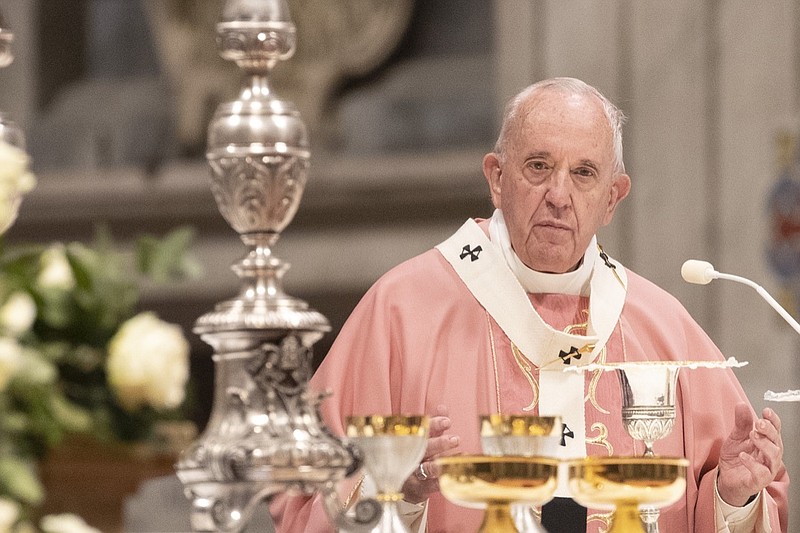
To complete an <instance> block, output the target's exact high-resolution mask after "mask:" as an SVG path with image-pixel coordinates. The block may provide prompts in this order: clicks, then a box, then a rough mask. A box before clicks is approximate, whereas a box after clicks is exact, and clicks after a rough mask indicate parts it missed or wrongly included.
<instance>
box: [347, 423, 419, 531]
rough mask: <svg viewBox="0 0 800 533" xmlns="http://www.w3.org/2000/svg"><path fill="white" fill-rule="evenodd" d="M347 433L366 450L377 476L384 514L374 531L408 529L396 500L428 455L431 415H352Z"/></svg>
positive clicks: (369, 468)
mask: <svg viewBox="0 0 800 533" xmlns="http://www.w3.org/2000/svg"><path fill="white" fill-rule="evenodd" d="M345 422H346V433H347V437H348V438H349V439H350V440H351V441H352V442H354V443H355V444H356V445H357V446H358V447H359V448H360V449H361V452H362V453H363V456H364V457H363V460H364V468H366V469H367V471H368V472H369V474H370V476H371V477H372V478H373V479H374V480H375V485H376V486H377V490H378V494H377V495H376V496H375V499H376V500H378V502H380V503H381V506H382V508H383V514H382V515H381V520H380V522H379V523H378V525H377V526H375V528H374V529H373V530H372V531H374V532H380V533H389V532H407V531H408V528H407V527H406V526H405V524H403V522H402V520H400V515H399V513H398V511H397V502H398V501H400V500H402V499H403V493H402V492H400V490H401V488H402V487H403V483H404V482H405V480H406V478H408V476H409V475H411V472H413V471H414V468H415V467H416V466H417V465H418V464H419V462H420V461H421V460H422V458H423V456H424V455H425V448H426V446H427V442H428V427H429V419H428V417H427V416H421V415H411V416H406V415H385V416H384V415H370V416H351V417H348V418H347V419H346V421H345Z"/></svg>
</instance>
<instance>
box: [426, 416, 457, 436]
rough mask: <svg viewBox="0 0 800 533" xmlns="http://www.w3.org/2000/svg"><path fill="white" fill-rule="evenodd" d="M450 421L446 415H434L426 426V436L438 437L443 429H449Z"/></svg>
mask: <svg viewBox="0 0 800 533" xmlns="http://www.w3.org/2000/svg"><path fill="white" fill-rule="evenodd" d="M451 425H452V421H451V420H450V418H448V417H447V416H434V417H432V418H431V420H430V425H429V427H428V437H440V436H441V435H442V434H443V433H444V432H445V431H447V430H448V429H450V426H451Z"/></svg>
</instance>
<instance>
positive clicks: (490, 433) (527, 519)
mask: <svg viewBox="0 0 800 533" xmlns="http://www.w3.org/2000/svg"><path fill="white" fill-rule="evenodd" d="M480 424H481V427H480V429H481V446H482V448H483V453H485V454H486V455H519V456H525V457H531V456H539V457H556V455H557V453H558V445H559V443H560V442H561V433H562V428H563V424H562V422H561V417H560V416H536V415H504V414H492V415H483V416H481V417H480ZM511 517H512V519H513V520H514V524H515V525H516V526H517V529H519V530H520V531H541V530H542V526H541V523H540V521H539V517H538V516H537V515H536V514H535V513H534V512H533V508H532V507H531V505H529V504H527V503H517V504H512V505H511Z"/></svg>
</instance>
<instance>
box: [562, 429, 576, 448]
mask: <svg viewBox="0 0 800 533" xmlns="http://www.w3.org/2000/svg"><path fill="white" fill-rule="evenodd" d="M562 426H563V427H562V428H561V445H562V446H566V445H567V437H569V438H571V439H574V438H575V433H574V432H573V431H572V430H571V429H569V426H568V425H566V424H562Z"/></svg>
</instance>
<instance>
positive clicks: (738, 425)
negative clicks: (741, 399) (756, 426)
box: [729, 403, 755, 441]
mask: <svg viewBox="0 0 800 533" xmlns="http://www.w3.org/2000/svg"><path fill="white" fill-rule="evenodd" d="M734 412H735V415H734V416H735V418H734V420H735V425H734V428H733V430H732V431H731V434H730V436H729V438H731V439H733V440H737V441H743V440H747V439H748V438H749V437H750V431H751V430H752V429H753V422H754V420H755V416H754V415H753V412H752V411H751V410H750V407H749V406H748V405H747V404H746V403H740V404H737V405H736V410H735V411H734Z"/></svg>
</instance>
